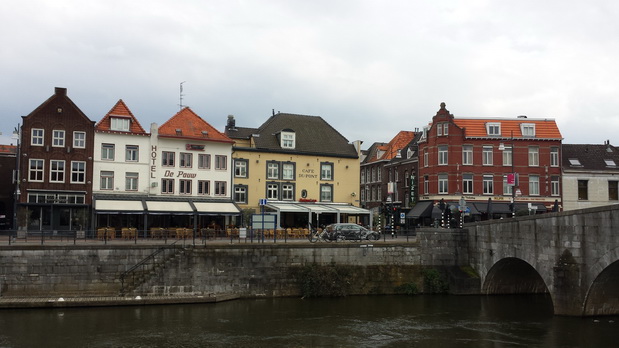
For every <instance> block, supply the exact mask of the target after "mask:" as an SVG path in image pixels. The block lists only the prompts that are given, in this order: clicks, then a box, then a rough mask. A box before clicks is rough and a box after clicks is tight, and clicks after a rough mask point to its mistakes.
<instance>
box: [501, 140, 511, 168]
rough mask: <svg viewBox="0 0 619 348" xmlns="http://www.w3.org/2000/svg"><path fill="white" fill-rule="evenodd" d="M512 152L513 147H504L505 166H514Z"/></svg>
mask: <svg viewBox="0 0 619 348" xmlns="http://www.w3.org/2000/svg"><path fill="white" fill-rule="evenodd" d="M512 151H513V149H512V146H511V145H504V148H503V165H504V166H511V165H512V158H513V153H512Z"/></svg>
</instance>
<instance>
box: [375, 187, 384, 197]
mask: <svg viewBox="0 0 619 348" xmlns="http://www.w3.org/2000/svg"><path fill="white" fill-rule="evenodd" d="M382 197H383V188H382V186H380V185H379V186H377V187H376V200H377V201H381V200H382Z"/></svg>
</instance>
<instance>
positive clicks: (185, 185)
mask: <svg viewBox="0 0 619 348" xmlns="http://www.w3.org/2000/svg"><path fill="white" fill-rule="evenodd" d="M178 193H179V194H181V195H190V194H191V180H185V179H181V180H179V181H178Z"/></svg>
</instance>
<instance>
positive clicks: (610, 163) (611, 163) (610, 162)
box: [604, 159, 617, 168]
mask: <svg viewBox="0 0 619 348" xmlns="http://www.w3.org/2000/svg"><path fill="white" fill-rule="evenodd" d="M604 163H606V166H607V167H608V168H616V167H617V164H616V163H615V161H614V160H612V159H605V160H604Z"/></svg>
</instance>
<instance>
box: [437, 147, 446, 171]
mask: <svg viewBox="0 0 619 348" xmlns="http://www.w3.org/2000/svg"><path fill="white" fill-rule="evenodd" d="M447 149H448V148H447V145H439V146H438V165H439V166H446V165H447V163H448V158H447Z"/></svg>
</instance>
